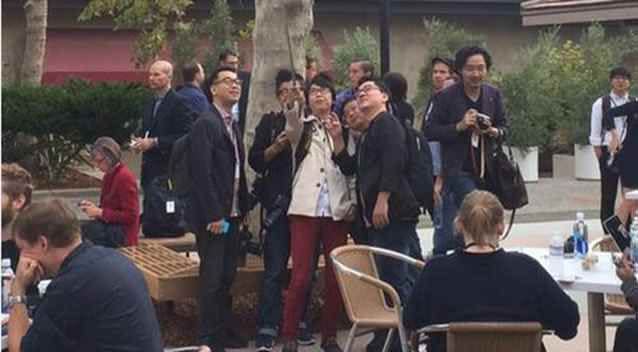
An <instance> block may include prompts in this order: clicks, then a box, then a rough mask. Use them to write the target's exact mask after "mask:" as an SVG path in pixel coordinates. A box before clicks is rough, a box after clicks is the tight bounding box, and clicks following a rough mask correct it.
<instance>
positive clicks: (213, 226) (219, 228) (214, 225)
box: [208, 219, 224, 235]
mask: <svg viewBox="0 0 638 352" xmlns="http://www.w3.org/2000/svg"><path fill="white" fill-rule="evenodd" d="M208 231H210V233H212V234H213V235H221V234H223V233H224V219H220V220H218V221H213V222H211V223H210V225H208Z"/></svg>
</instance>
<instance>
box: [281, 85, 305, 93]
mask: <svg viewBox="0 0 638 352" xmlns="http://www.w3.org/2000/svg"><path fill="white" fill-rule="evenodd" d="M290 92H303V88H302V87H301V86H298V87H293V88H281V89H280V90H279V94H288V93H290Z"/></svg>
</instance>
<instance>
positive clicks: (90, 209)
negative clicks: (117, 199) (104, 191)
mask: <svg viewBox="0 0 638 352" xmlns="http://www.w3.org/2000/svg"><path fill="white" fill-rule="evenodd" d="M80 209H81V210H82V211H83V212H84V213H85V214H86V215H87V216H88V217H90V218H92V219H95V218H99V217H101V216H102V209H101V208H98V207H97V206H96V205H95V204H93V203H92V202H89V201H88V200H83V201H81V202H80Z"/></svg>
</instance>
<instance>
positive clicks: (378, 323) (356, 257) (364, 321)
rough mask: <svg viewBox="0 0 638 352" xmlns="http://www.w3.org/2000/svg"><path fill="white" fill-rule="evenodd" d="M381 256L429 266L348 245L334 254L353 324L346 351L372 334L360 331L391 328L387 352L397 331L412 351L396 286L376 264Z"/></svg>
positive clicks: (340, 285)
mask: <svg viewBox="0 0 638 352" xmlns="http://www.w3.org/2000/svg"><path fill="white" fill-rule="evenodd" d="M377 255H381V256H386V257H390V258H393V259H394V260H401V261H405V262H407V263H409V264H410V265H415V266H417V267H419V268H423V266H424V265H425V264H424V263H423V262H421V261H419V260H416V259H413V258H410V257H408V256H406V255H403V254H400V253H397V252H393V251H390V250H386V249H382V248H376V247H371V246H359V245H346V246H342V247H339V248H336V249H334V250H333V251H332V253H330V257H331V259H332V263H333V265H334V268H335V274H336V277H337V282H338V283H339V289H340V291H341V296H342V298H343V302H344V306H345V308H346V312H347V314H348V318H349V319H350V321H351V322H352V328H351V329H350V333H349V334H348V340H347V342H346V345H345V348H344V352H349V351H350V349H351V347H352V343H353V341H354V338H355V337H356V336H361V335H363V334H367V333H369V332H370V330H367V331H364V332H360V333H359V332H358V330H359V329H360V328H371V329H372V330H374V329H390V330H389V332H388V336H387V338H386V341H385V345H384V346H383V352H387V351H388V349H389V347H390V341H391V340H392V335H393V333H394V330H395V329H396V330H398V331H399V339H400V340H401V348H402V350H403V352H408V351H409V350H408V340H407V334H406V331H405V328H404V327H403V310H402V306H401V300H400V298H399V295H398V294H397V292H396V291H395V290H394V288H392V286H390V285H389V284H387V283H386V282H384V281H382V280H380V279H379V274H378V270H377V266H376V263H375V256H377ZM386 296H387V297H389V299H390V303H391V304H390V305H389V304H388V303H387V302H386Z"/></svg>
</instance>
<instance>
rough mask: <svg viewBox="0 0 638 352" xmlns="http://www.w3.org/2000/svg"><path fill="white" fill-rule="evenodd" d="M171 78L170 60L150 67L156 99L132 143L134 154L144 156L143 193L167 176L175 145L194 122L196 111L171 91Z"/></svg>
mask: <svg viewBox="0 0 638 352" xmlns="http://www.w3.org/2000/svg"><path fill="white" fill-rule="evenodd" d="M172 78H173V65H171V64H170V63H169V62H168V61H162V60H160V61H156V62H155V63H153V65H151V68H150V69H149V78H148V83H149V87H150V88H151V90H152V91H153V95H154V96H153V99H152V100H151V101H150V102H148V104H147V105H146V108H145V109H144V115H143V118H142V126H141V128H140V129H138V131H137V133H136V137H135V138H133V141H132V142H131V146H132V147H133V149H134V150H135V151H137V152H143V153H144V155H143V156H142V177H141V183H142V187H143V188H144V190H147V189H148V186H149V185H150V184H151V182H152V181H153V179H155V178H157V177H159V176H165V175H167V174H168V160H169V159H170V156H171V149H172V147H173V143H174V142H175V141H176V140H177V139H178V138H179V137H181V136H183V135H185V134H186V133H188V131H189V129H190V126H191V123H192V121H193V117H194V115H193V112H192V111H190V109H188V107H187V104H186V102H185V101H184V97H183V96H181V95H180V94H179V93H176V92H175V91H174V90H173V89H172V88H171V79H172Z"/></svg>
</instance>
